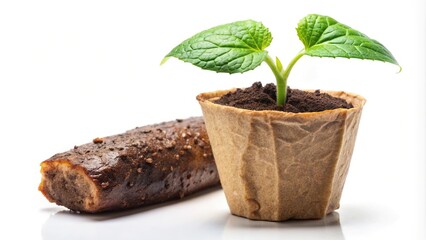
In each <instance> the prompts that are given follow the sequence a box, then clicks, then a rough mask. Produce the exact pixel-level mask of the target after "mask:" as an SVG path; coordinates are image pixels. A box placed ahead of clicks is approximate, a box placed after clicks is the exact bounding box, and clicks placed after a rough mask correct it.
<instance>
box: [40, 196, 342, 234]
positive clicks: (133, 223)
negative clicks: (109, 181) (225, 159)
mask: <svg viewBox="0 0 426 240" xmlns="http://www.w3.org/2000/svg"><path fill="white" fill-rule="evenodd" d="M41 232H42V238H43V239H44V240H63V239H73V240H74V239H81V240H86V239H87V240H89V239H90V240H93V239H106V240H107V239H130V240H132V239H142V238H143V239H169V238H170V237H173V238H174V239H263V238H264V237H265V236H267V238H268V239H283V238H287V239H294V238H295V237H303V239H304V240H309V239H318V238H319V237H320V238H321V239H331V240H333V239H336V240H342V239H345V238H344V235H343V232H342V229H341V226H340V219H339V214H338V213H337V212H333V213H331V214H329V215H328V216H326V217H325V218H323V219H320V220H307V221H287V222H280V223H279V222H263V221H252V220H248V219H245V218H240V217H236V216H233V215H231V214H230V213H229V211H228V208H227V205H226V202H225V199H224V196H223V192H222V191H221V190H216V191H210V192H207V193H203V194H200V195H198V196H195V197H192V198H190V199H187V200H184V201H176V202H172V203H167V204H160V205H155V206H152V207H146V208H141V209H135V210H129V211H124V212H116V213H105V214H97V215H89V214H77V213H73V212H70V211H59V212H57V213H55V214H53V215H51V216H50V217H49V219H48V220H47V221H46V222H45V223H44V225H43V226H42V231H41Z"/></svg>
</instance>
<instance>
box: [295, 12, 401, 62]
mask: <svg viewBox="0 0 426 240" xmlns="http://www.w3.org/2000/svg"><path fill="white" fill-rule="evenodd" d="M296 30H297V35H298V36H299V39H300V40H301V41H302V42H303V44H304V45H305V51H304V54H305V55H309V56H313V57H333V58H335V57H343V58H359V59H369V60H379V61H383V62H389V63H393V64H396V65H399V64H398V62H397V61H396V59H395V58H394V57H393V55H392V53H391V52H390V51H389V50H388V49H387V48H386V47H385V46H383V45H382V44H381V43H379V42H378V41H376V40H374V39H371V38H369V37H367V36H366V35H365V34H363V33H361V32H359V31H357V30H355V29H352V28H350V27H348V26H346V25H343V24H341V23H339V22H337V21H336V20H334V19H333V18H331V17H327V16H321V15H316V14H311V15H308V16H306V17H305V18H303V19H302V20H300V22H299V24H298V27H297V29H296Z"/></svg>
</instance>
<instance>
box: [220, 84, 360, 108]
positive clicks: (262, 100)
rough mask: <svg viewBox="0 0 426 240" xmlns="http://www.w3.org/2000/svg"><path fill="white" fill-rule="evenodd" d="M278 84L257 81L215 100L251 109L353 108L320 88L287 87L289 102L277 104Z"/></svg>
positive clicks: (227, 104) (222, 103)
mask: <svg viewBox="0 0 426 240" xmlns="http://www.w3.org/2000/svg"><path fill="white" fill-rule="evenodd" d="M276 99H277V97H276V86H275V84H272V83H269V84H266V85H265V86H262V83H260V82H255V83H254V84H253V85H252V86H251V87H248V88H244V89H240V88H239V89H237V90H236V91H235V92H232V93H227V94H225V95H223V96H222V97H221V98H219V99H218V100H216V101H215V103H217V104H221V105H226V106H232V107H237V108H243V109H249V110H256V111H261V110H275V111H284V112H294V113H298V112H320V111H324V110H332V109H337V108H353V106H352V104H350V103H347V102H346V101H345V100H344V99H341V98H336V97H332V96H331V95H329V94H327V93H322V92H321V91H320V90H316V91H315V92H306V91H302V90H298V89H291V88H288V89H287V102H286V104H285V105H284V106H277V105H276Z"/></svg>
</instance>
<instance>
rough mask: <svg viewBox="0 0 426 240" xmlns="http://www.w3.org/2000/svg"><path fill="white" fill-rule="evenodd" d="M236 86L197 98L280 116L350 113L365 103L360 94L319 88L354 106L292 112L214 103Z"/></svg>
mask: <svg viewBox="0 0 426 240" xmlns="http://www.w3.org/2000/svg"><path fill="white" fill-rule="evenodd" d="M236 90H237V88H231V89H228V90H217V91H212V92H204V93H200V94H198V95H197V97H196V98H197V100H198V102H200V103H204V104H208V105H212V106H220V107H223V109H226V110H229V111H238V112H240V113H241V114H249V115H265V114H267V115H280V116H287V117H292V116H305V117H308V116H312V115H322V114H327V113H331V112H346V113H350V112H353V111H359V110H361V109H362V108H363V106H364V105H365V103H366V101H367V100H366V99H365V98H364V97H362V96H361V95H358V94H355V93H350V92H345V91H332V90H321V92H323V93H328V94H330V95H331V96H333V97H338V98H342V99H344V100H346V101H347V102H349V103H351V104H352V105H353V106H354V107H353V108H336V109H331V110H324V111H321V112H299V113H293V112H283V111H277V110H249V109H243V108H237V107H232V106H225V105H221V104H217V103H214V102H213V100H216V99H218V98H219V97H221V96H223V95H225V94H227V93H229V92H235V91H236ZM302 91H308V92H314V91H315V90H311V89H308V90H305V89H302Z"/></svg>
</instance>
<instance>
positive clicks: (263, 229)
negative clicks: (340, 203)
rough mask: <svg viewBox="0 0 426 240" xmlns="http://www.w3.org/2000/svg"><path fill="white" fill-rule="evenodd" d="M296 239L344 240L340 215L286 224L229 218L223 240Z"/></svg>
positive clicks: (334, 213) (334, 214) (332, 214)
mask: <svg viewBox="0 0 426 240" xmlns="http://www.w3.org/2000/svg"><path fill="white" fill-rule="evenodd" d="M266 235H267V236H268V239H295V237H301V236H303V239H304V240H310V239H319V238H320V239H335V240H344V239H345V237H344V235H343V232H342V228H341V226H340V219H339V213H337V212H333V213H331V214H329V215H327V216H326V217H325V218H323V219H320V220H297V221H286V222H263V221H250V220H247V219H244V218H240V217H236V216H229V217H228V220H227V223H226V225H225V229H224V231H223V236H224V238H223V239H262V238H264V237H265V236H266Z"/></svg>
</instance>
